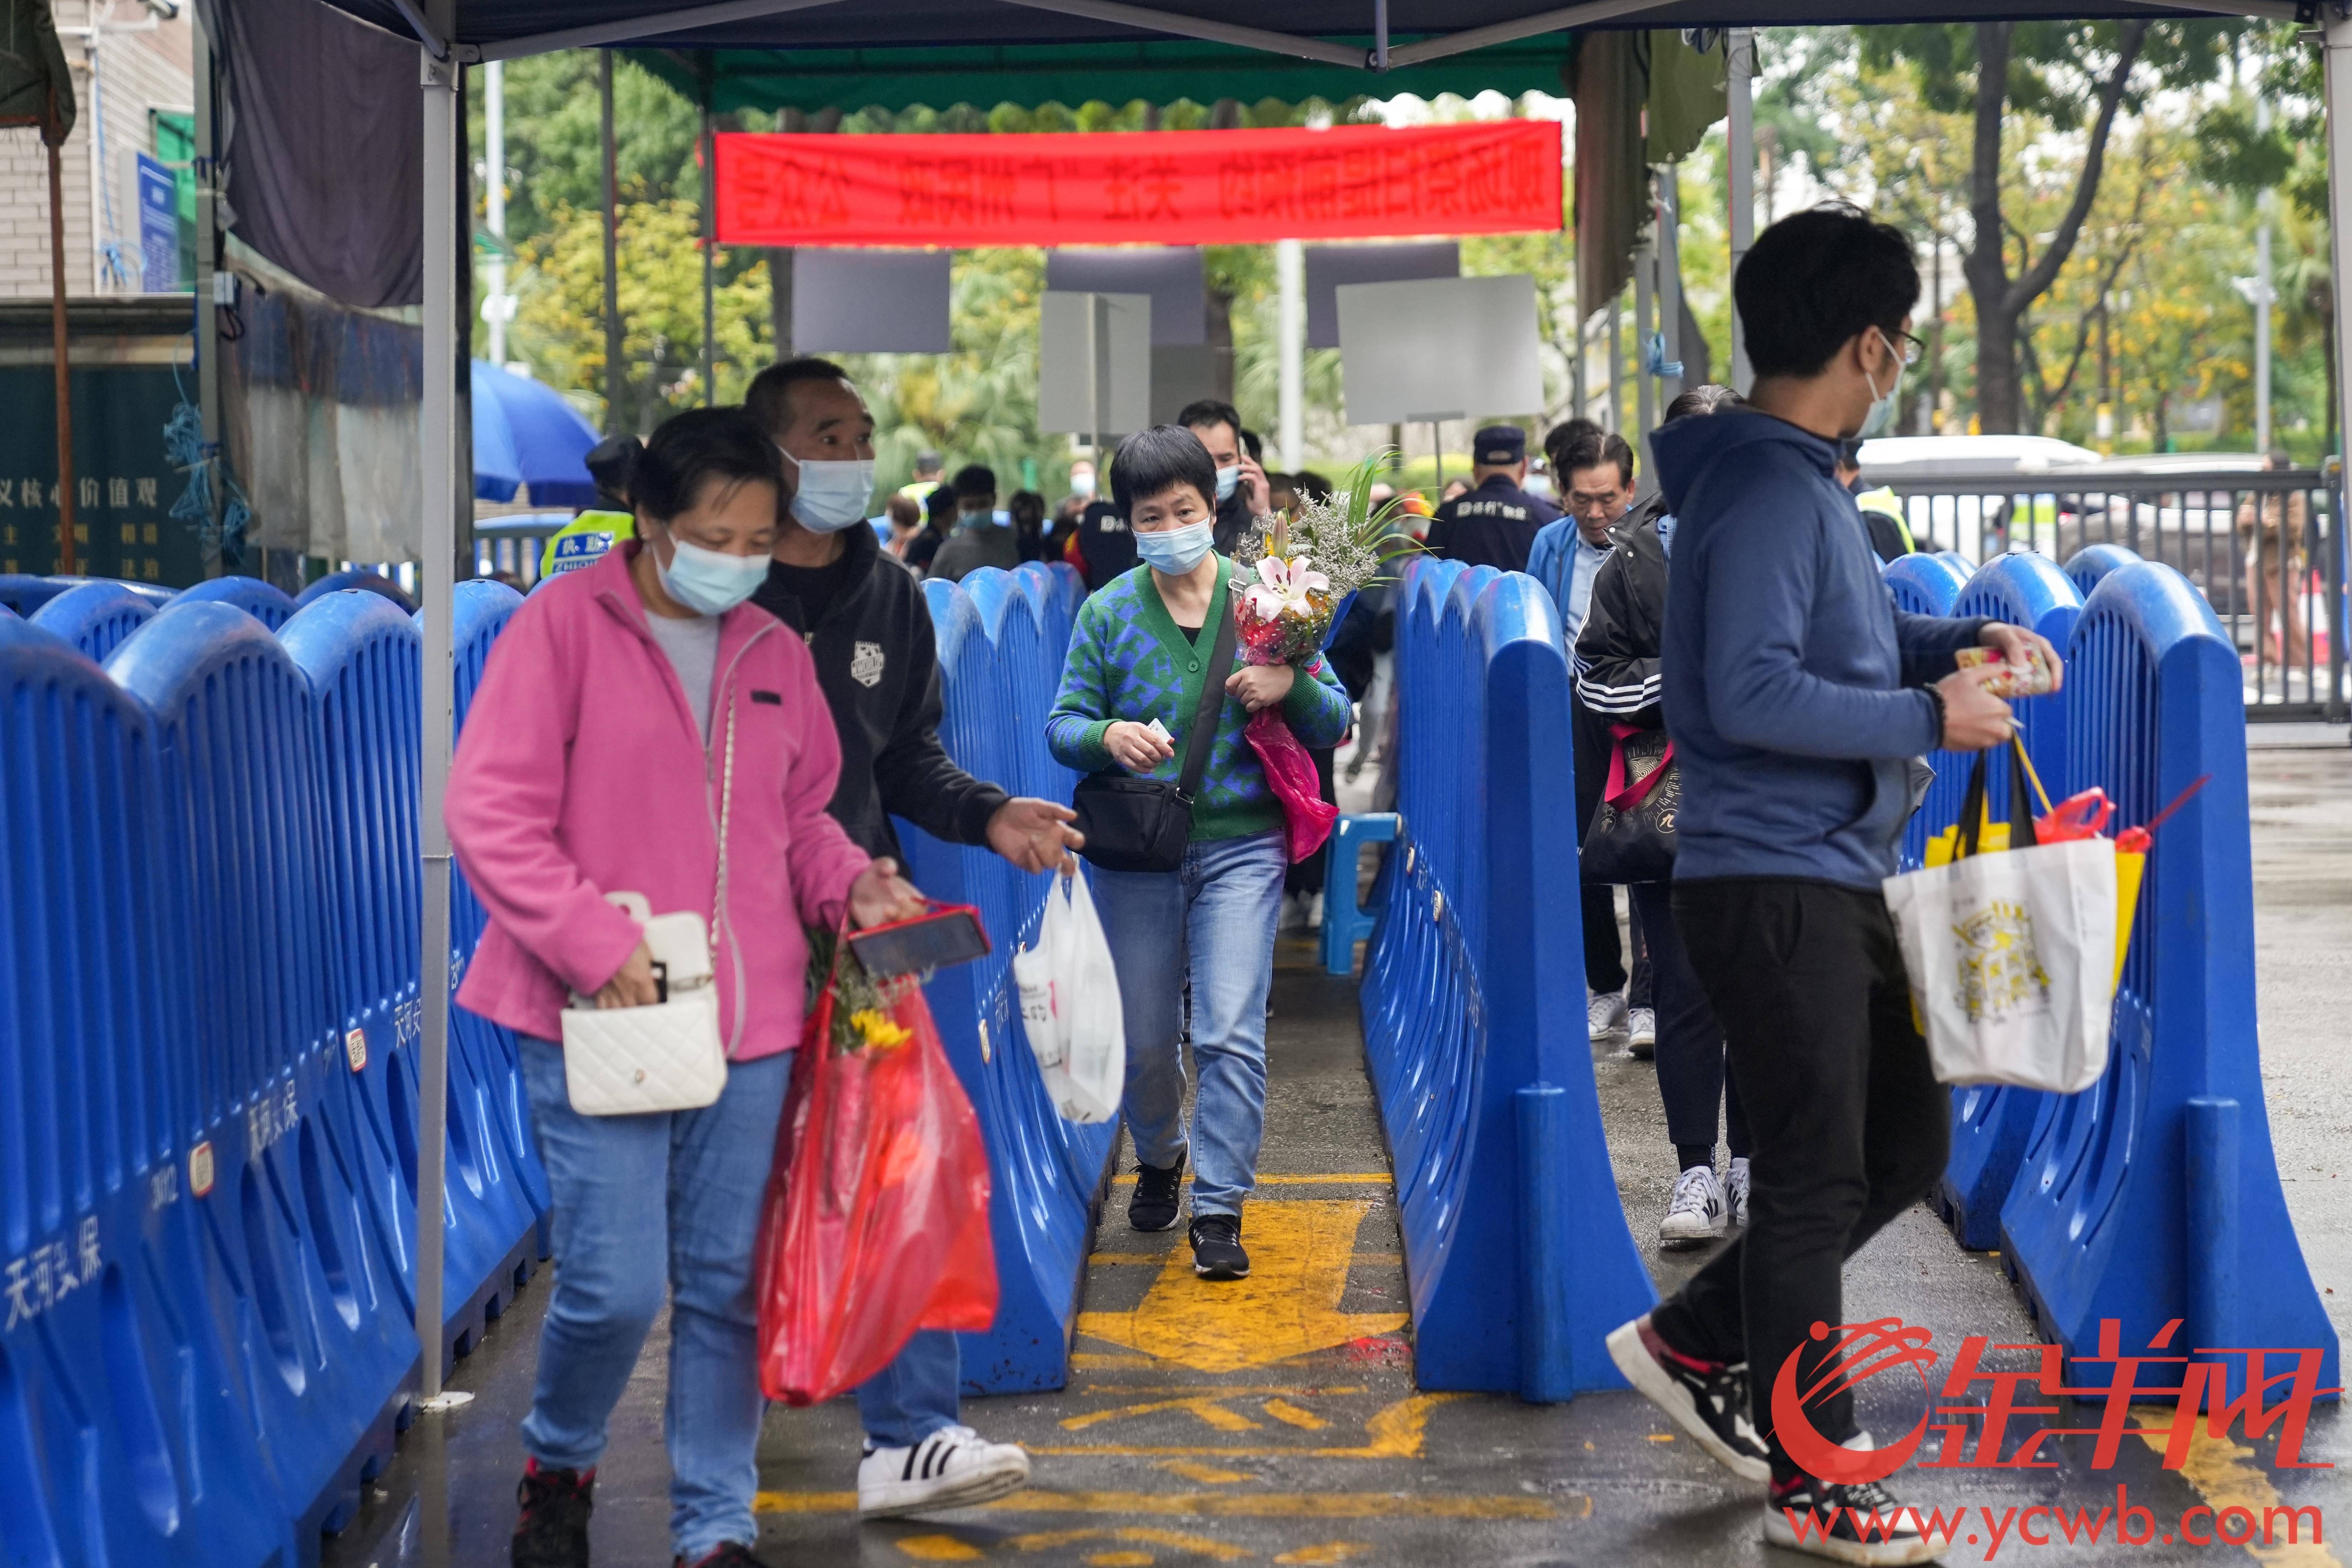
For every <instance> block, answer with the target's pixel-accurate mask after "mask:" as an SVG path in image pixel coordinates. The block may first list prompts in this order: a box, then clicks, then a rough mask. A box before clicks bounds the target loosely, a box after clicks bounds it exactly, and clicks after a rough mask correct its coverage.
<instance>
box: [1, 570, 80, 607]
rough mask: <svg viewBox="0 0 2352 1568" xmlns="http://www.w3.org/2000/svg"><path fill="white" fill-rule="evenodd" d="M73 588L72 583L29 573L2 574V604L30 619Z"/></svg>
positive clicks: (12, 572)
mask: <svg viewBox="0 0 2352 1568" xmlns="http://www.w3.org/2000/svg"><path fill="white" fill-rule="evenodd" d="M72 586H73V584H71V583H64V584H59V583H57V582H54V581H52V580H49V579H48V578H46V577H35V576H33V575H31V574H30V573H28V572H17V571H11V572H0V604H5V605H6V606H7V607H8V608H9V609H11V610H13V611H15V612H16V613H17V614H18V615H20V616H25V617H30V616H31V615H32V613H33V612H35V611H37V610H38V609H39V608H40V607H41V606H42V605H44V604H47V602H48V601H50V600H52V599H55V598H56V597H57V596H58V594H60V593H63V592H64V591H66V590H67V589H68V588H70V587H72Z"/></svg>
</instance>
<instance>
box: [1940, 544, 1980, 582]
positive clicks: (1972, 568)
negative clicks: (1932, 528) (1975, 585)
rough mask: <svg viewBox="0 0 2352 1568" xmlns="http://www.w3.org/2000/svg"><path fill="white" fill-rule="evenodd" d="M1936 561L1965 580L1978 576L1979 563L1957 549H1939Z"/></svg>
mask: <svg viewBox="0 0 2352 1568" xmlns="http://www.w3.org/2000/svg"><path fill="white" fill-rule="evenodd" d="M1936 559H1937V560H1940V561H1942V562H1943V563H1944V564H1945V565H1947V566H1948V567H1950V568H1951V569H1952V570H1954V571H1956V572H1958V573H1959V574H1960V577H1961V578H1962V579H1963V580H1966V579H1968V578H1971V577H1974V576H1975V575H1976V574H1977V563H1976V562H1974V561H1972V560H1970V559H1969V558H1968V557H1966V556H1964V555H1962V554H1961V553H1960V552H1959V551H1958V550H1956V549H1939V550H1937V552H1936Z"/></svg>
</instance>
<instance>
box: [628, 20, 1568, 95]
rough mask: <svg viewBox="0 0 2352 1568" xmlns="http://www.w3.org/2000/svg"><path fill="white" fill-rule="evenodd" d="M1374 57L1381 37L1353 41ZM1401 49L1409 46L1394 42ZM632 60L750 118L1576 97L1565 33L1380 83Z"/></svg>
mask: <svg viewBox="0 0 2352 1568" xmlns="http://www.w3.org/2000/svg"><path fill="white" fill-rule="evenodd" d="M1340 41H1344V42H1350V43H1357V44H1360V45H1362V46H1363V47H1366V48H1370V47H1371V44H1372V39H1371V37H1370V35H1369V34H1368V35H1365V36H1364V37H1360V38H1354V39H1348V40H1340ZM1410 41H1411V40H1410V39H1407V38H1404V37H1397V38H1394V39H1391V44H1392V46H1394V47H1402V45H1403V44H1405V43H1407V42H1410ZM629 55H630V57H631V58H633V59H635V60H636V61H638V62H639V63H640V64H642V65H644V66H645V67H646V68H647V69H649V70H651V71H653V72H654V73H655V74H656V75H657V76H660V77H662V78H664V79H666V80H667V81H668V82H669V84H670V85H671V86H673V87H675V88H677V90H678V91H679V92H681V93H683V94H684V95H686V97H688V99H692V100H694V101H695V102H697V103H700V104H707V106H708V107H709V109H710V110H711V111H712V112H713V113H717V114H731V113H733V112H735V111H737V110H759V111H761V112H762V113H773V112H775V111H776V110H785V109H798V110H808V111H815V110H824V109H828V108H840V109H845V110H855V109H866V108H875V109H886V110H891V111H892V112H894V113H895V112H897V111H898V110H906V109H911V108H915V107H917V106H921V107H924V108H929V109H948V108H951V107H953V106H954V105H957V104H970V105H971V106H973V107H975V108H979V109H983V110H985V109H991V108H993V107H995V106H996V105H998V104H1013V105H1016V106H1018V107H1020V108H1023V109H1035V108H1038V107H1040V106H1041V105H1044V104H1048V103H1055V104H1062V105H1064V106H1066V107H1070V108H1076V106H1078V105H1080V104H1084V103H1088V102H1093V101H1101V102H1105V103H1112V104H1124V103H1130V102H1134V101H1136V100H1137V99H1141V100H1142V101H1144V102H1146V103H1157V104H1170V103H1174V102H1177V101H1178V100H1179V99H1191V100H1192V102H1194V103H1200V104H1210V103H1214V102H1216V101H1217V100H1218V99H1237V100H1239V101H1241V102H1243V103H1256V102H1259V101H1260V100H1262V99H1269V98H1271V99H1282V100H1284V101H1286V102H1291V103H1297V102H1300V101H1302V100H1304V99H1309V98H1321V99H1326V100H1327V101H1329V102H1332V103H1343V102H1346V101H1348V100H1349V99H1355V98H1360V97H1362V96H1363V95H1364V94H1365V93H1367V92H1368V91H1369V92H1372V93H1375V94H1377V95H1378V96H1380V97H1381V98H1387V97H1391V96H1392V95H1396V94H1402V93H1411V94H1412V95H1414V96H1416V97H1420V98H1424V99H1429V98H1435V97H1437V96H1438V95H1439V94H1441V93H1448V92H1450V93H1458V94H1460V95H1461V96H1463V97H1465V98H1468V97H1472V96H1475V94H1478V93H1481V92H1486V91H1489V90H1492V91H1496V92H1501V93H1504V94H1506V95H1507V96H1509V97H1512V98H1517V97H1518V96H1519V95H1520V94H1521V93H1525V92H1548V93H1552V94H1555V95H1559V96H1562V97H1564V96H1566V94H1567V92H1568V87H1567V84H1566V82H1565V81H1564V80H1563V79H1562V78H1561V75H1560V68H1561V67H1562V65H1564V64H1565V63H1566V62H1567V59H1568V56H1569V36H1568V35H1565V34H1559V33H1553V34H1549V35H1538V36H1537V37H1530V38H1524V39H1521V40H1519V41H1517V42H1516V43H1509V44H1495V45H1490V46H1488V47H1486V48H1483V49H1474V50H1471V51H1469V52H1468V53H1465V54H1459V55H1449V56H1446V57H1444V58H1442V59H1436V60H1432V61H1429V62H1427V63H1425V64H1422V65H1416V66H1405V67H1402V68H1398V69H1395V70H1391V71H1389V72H1387V73H1386V74H1384V75H1380V76H1374V75H1372V74H1370V72H1367V71H1363V70H1360V69H1356V68H1352V67H1348V66H1338V65H1328V64H1325V63H1322V62H1320V61H1316V60H1302V59H1295V58H1291V57H1287V56H1283V55H1272V54H1267V53H1266V52H1265V51H1264V50H1261V49H1249V48H1242V47H1237V46H1235V45H1231V44H1215V43H1207V42H1200V41H1195V40H1192V39H1184V38H1171V39H1138V40H1136V41H1134V42H1132V43H1128V42H1120V43H1072V44H959V45H954V46H951V47H909V48H902V49H901V48H888V49H875V48H841V49H697V50H684V49H635V50H631V51H629Z"/></svg>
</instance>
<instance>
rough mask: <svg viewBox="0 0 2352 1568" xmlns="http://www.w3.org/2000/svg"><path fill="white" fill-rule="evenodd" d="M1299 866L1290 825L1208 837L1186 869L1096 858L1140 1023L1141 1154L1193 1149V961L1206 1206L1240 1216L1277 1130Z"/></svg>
mask: <svg viewBox="0 0 2352 1568" xmlns="http://www.w3.org/2000/svg"><path fill="white" fill-rule="evenodd" d="M1289 867H1290V852H1289V847H1288V841H1287V838H1286V835H1285V834H1284V832H1283V831H1281V830H1280V829H1276V830H1275V831H1271V832H1265V833H1256V834H1253V835H1252V836H1250V837H1248V838H1245V839H1205V840H1203V839H1195V840H1194V841H1192V843H1191V844H1190V845H1189V846H1187V848H1186V849H1185V851H1184V864H1183V865H1182V867H1181V869H1179V870H1176V871H1172V872H1121V871H1105V870H1103V869H1102V868H1101V867H1099V866H1090V867H1088V868H1087V873H1088V875H1089V876H1090V877H1091V878H1092V879H1093V882H1092V885H1093V888H1094V895H1095V910H1096V912H1097V914H1099V915H1101V916H1102V923H1103V935H1104V936H1106V937H1107V938H1108V940H1109V942H1110V956H1111V962H1112V963H1113V964H1114V965H1116V966H1117V967H1118V995H1119V1001H1120V1004H1121V1010H1122V1011H1123V1012H1124V1013H1125V1014H1126V1020H1127V1128H1128V1133H1129V1135H1130V1136H1132V1137H1133V1138H1134V1139H1135V1154H1136V1157H1137V1158H1138V1159H1139V1160H1141V1161H1143V1163H1144V1164H1146V1165H1150V1166H1161V1167H1165V1166H1171V1165H1173V1164H1174V1163H1175V1162H1176V1160H1177V1158H1178V1156H1180V1155H1183V1154H1184V1153H1185V1152H1186V1144H1187V1140H1186V1138H1185V1135H1184V1055H1183V1047H1182V1045H1181V1043H1180V1041H1181V1034H1182V1030H1183V1024H1184V1018H1183V1011H1184V976H1185V969H1186V966H1187V965H1189V966H1190V967H1191V972H1192V1061H1193V1065H1194V1066H1195V1067H1196V1068H1197V1069H1198V1070H1199V1071H1200V1074H1201V1092H1200V1097H1199V1099H1198V1101H1197V1102H1196V1103H1194V1105H1193V1108H1192V1138H1191V1140H1190V1145H1191V1153H1192V1212H1193V1214H1195V1215H1196V1216H1197V1215H1203V1214H1239V1213H1240V1212H1241V1211H1242V1200H1243V1199H1244V1198H1245V1197H1248V1196H1249V1195H1250V1189H1251V1188H1252V1187H1253V1186H1256V1185H1257V1149H1258V1144H1259V1143H1260V1141H1261V1140H1262V1139H1263V1138H1264V1137H1265V998H1266V992H1267V990H1268V989H1269V988H1272V986H1273V984H1274V938H1275V927H1276V924H1277V923H1278V922H1279V921H1280V920H1281V918H1282V878H1283V873H1285V872H1286V871H1287V870H1288V869H1289Z"/></svg>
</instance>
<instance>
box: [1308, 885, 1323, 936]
mask: <svg viewBox="0 0 2352 1568" xmlns="http://www.w3.org/2000/svg"><path fill="white" fill-rule="evenodd" d="M1307 929H1308V930H1309V931H1320V930H1322V929H1323V895H1322V894H1319V893H1310V894H1307Z"/></svg>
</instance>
